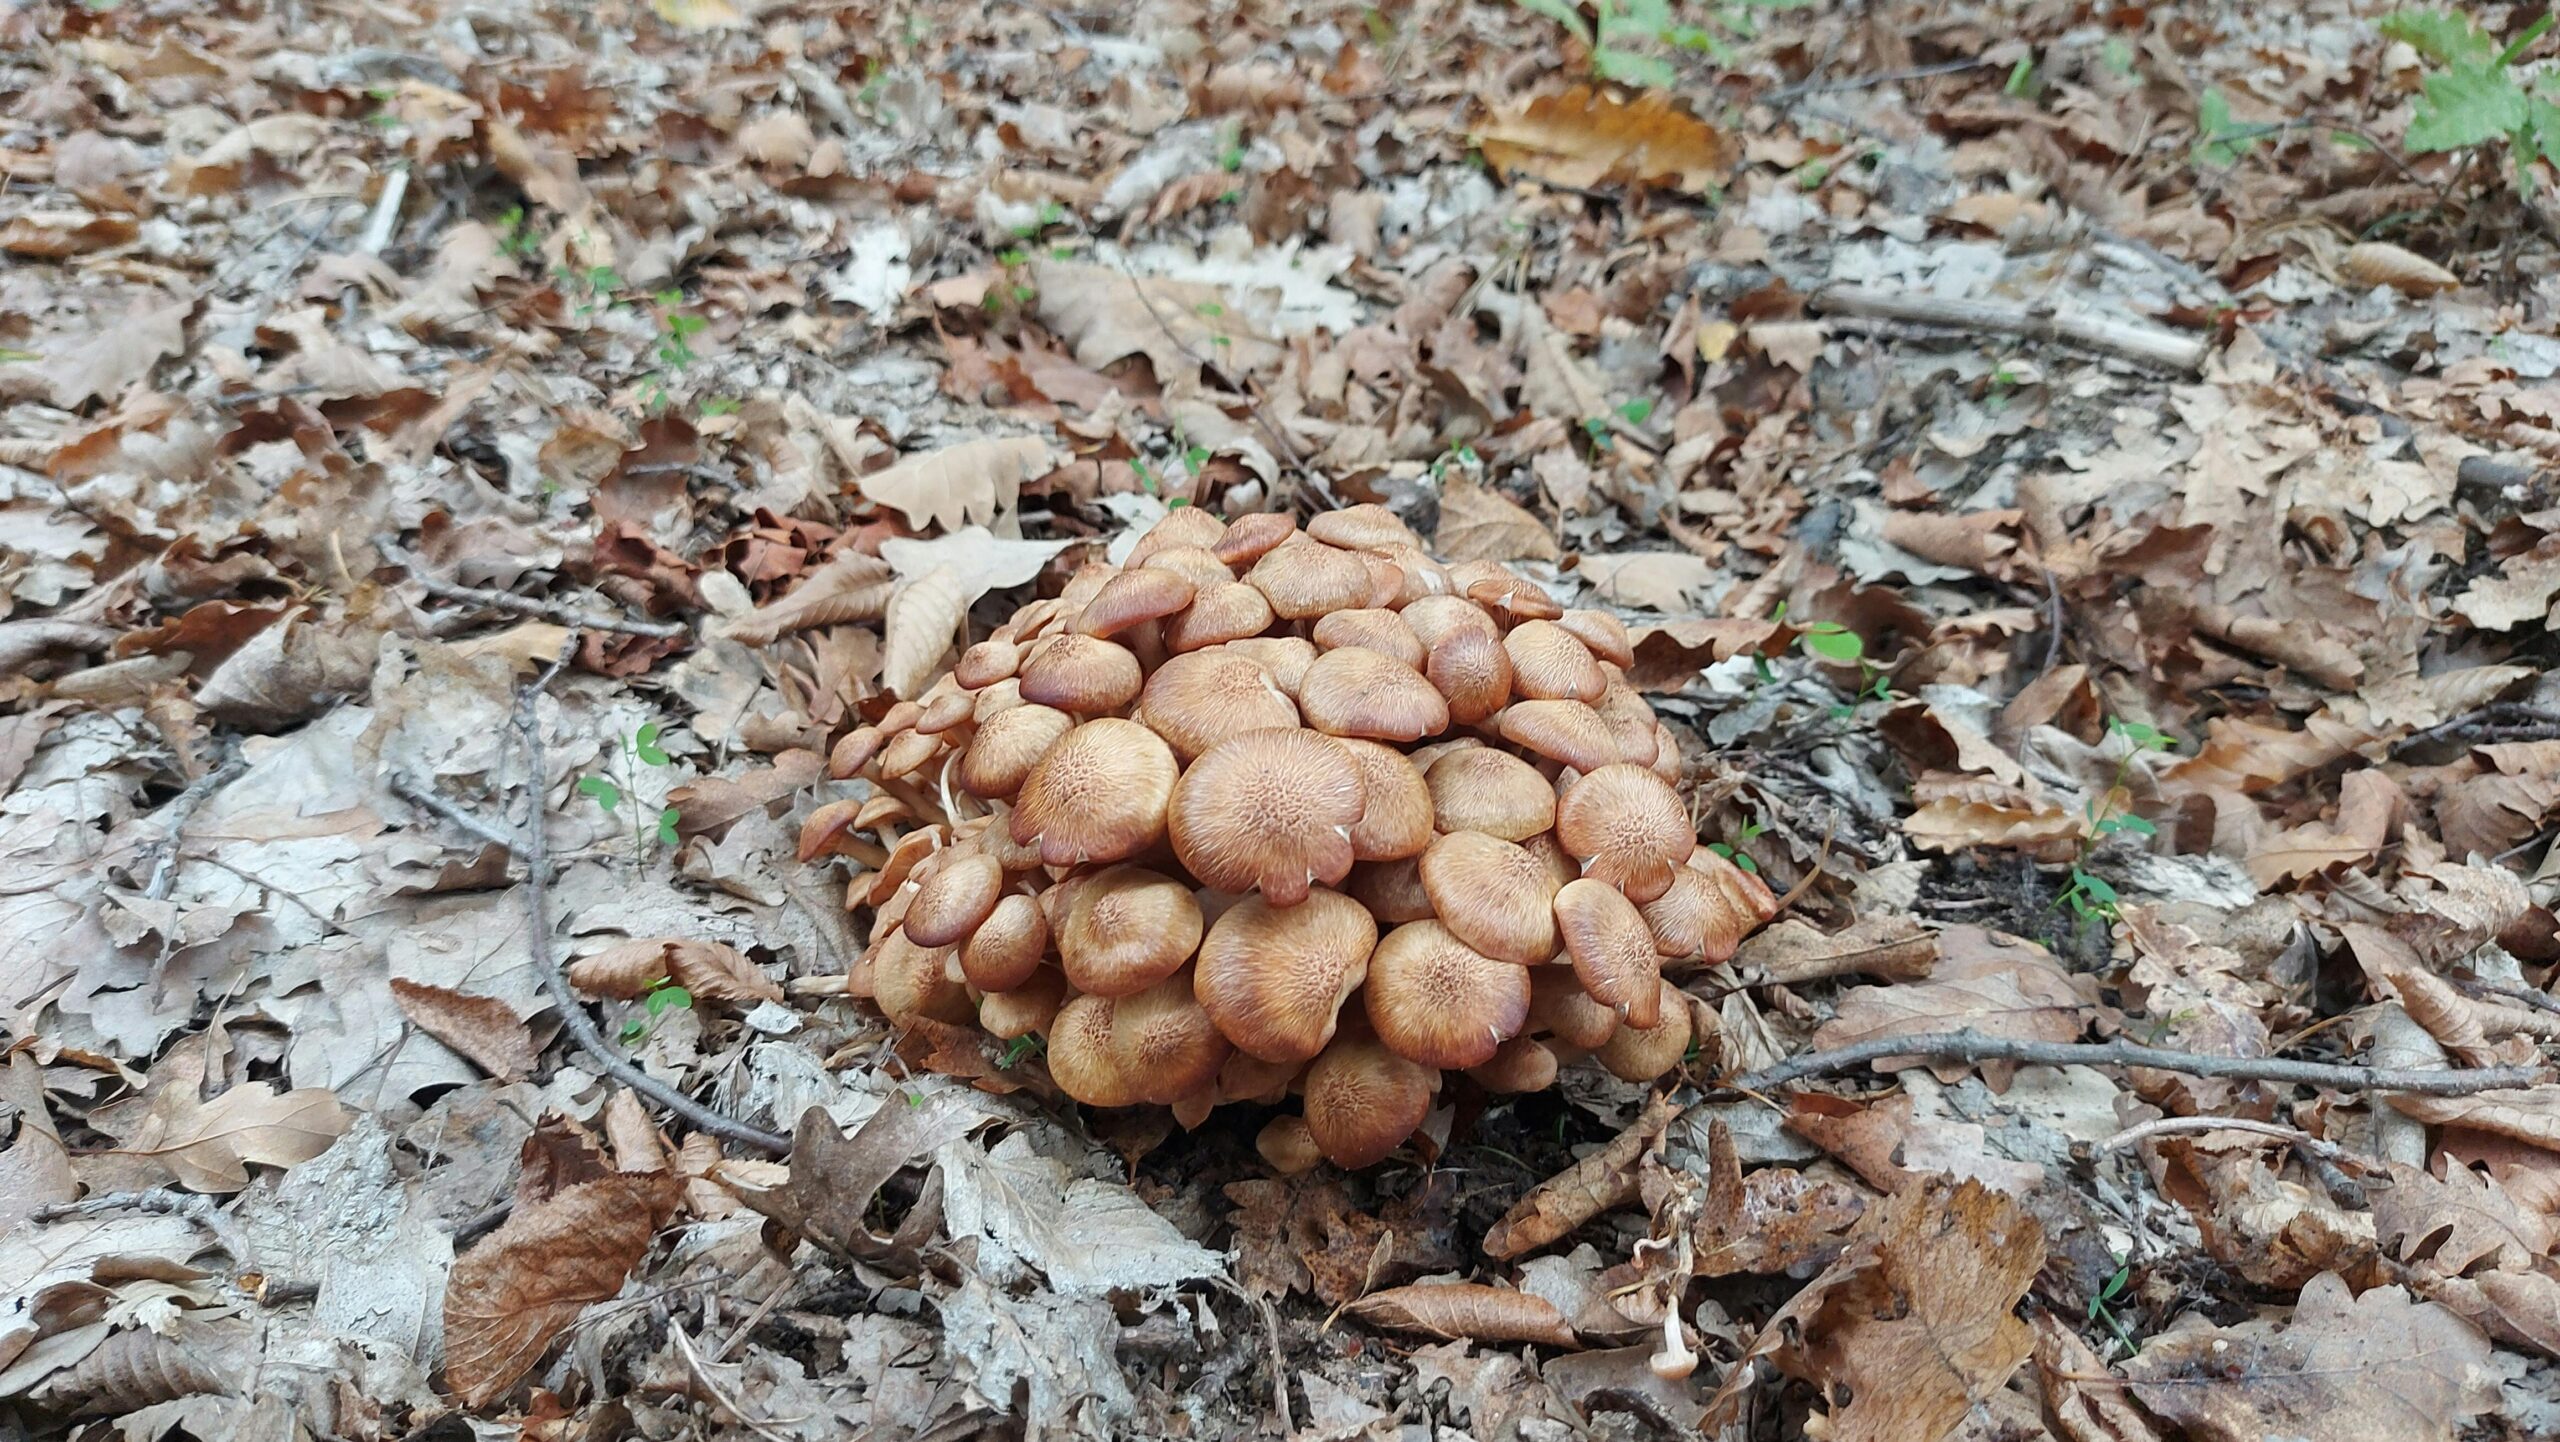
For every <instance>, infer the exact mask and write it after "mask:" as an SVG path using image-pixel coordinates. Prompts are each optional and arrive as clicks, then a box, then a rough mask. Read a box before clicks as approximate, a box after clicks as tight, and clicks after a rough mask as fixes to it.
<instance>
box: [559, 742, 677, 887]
mask: <svg viewBox="0 0 2560 1442" xmlns="http://www.w3.org/2000/svg"><path fill="white" fill-rule="evenodd" d="M661 734H662V733H661V731H660V729H659V727H658V723H657V722H655V721H651V722H649V723H647V724H646V725H644V726H642V727H641V728H640V729H639V730H637V731H634V732H632V733H631V734H630V735H629V736H627V737H624V738H622V741H621V744H620V747H619V750H620V753H621V764H622V781H621V782H619V783H617V782H616V781H615V780H614V779H613V778H612V777H610V776H581V777H579V778H578V794H579V795H581V796H585V797H587V798H589V799H590V800H592V801H594V802H595V804H596V805H598V806H600V807H603V808H604V812H605V814H606V815H608V816H613V815H618V814H619V813H620V812H621V809H622V803H623V802H624V801H625V800H627V799H629V797H630V794H631V791H632V789H633V787H632V786H631V785H630V784H629V783H632V782H634V781H636V780H637V779H638V776H639V772H638V771H637V769H636V768H637V767H641V766H664V765H667V764H668V763H669V762H671V761H673V760H674V759H675V758H673V757H671V756H669V755H668V754H667V752H666V749H665V748H664V747H662V746H660V745H659V744H658V737H659V736H660V735H661ZM643 813H644V808H642V807H640V806H637V805H634V806H633V807H632V808H631V860H632V863H633V864H634V865H637V864H639V863H640V862H641V861H642V860H644V859H645V858H646V857H647V855H648V838H649V835H650V832H651V829H652V828H651V825H650V822H649V820H648V818H647V817H646V816H645V815H644V814H643ZM654 829H655V831H656V834H657V838H658V844H659V845H660V846H673V845H675V844H676V809H675V808H674V807H672V806H668V807H663V808H661V809H660V810H659V812H658V814H657V818H656V826H655V828H654Z"/></svg>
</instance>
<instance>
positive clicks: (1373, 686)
mask: <svg viewBox="0 0 2560 1442" xmlns="http://www.w3.org/2000/svg"><path fill="white" fill-rule="evenodd" d="M1298 710H1299V711H1300V712H1301V713H1303V714H1304V715H1305V716H1306V718H1307V724H1308V725H1310V726H1312V727H1314V728H1316V729H1317V730H1319V731H1322V732H1324V733H1326V734H1327V735H1332V736H1365V737H1367V738H1369V739H1370V740H1372V741H1415V740H1419V739H1421V738H1422V737H1425V736H1428V735H1430V734H1432V733H1433V732H1435V731H1439V730H1442V729H1444V728H1446V727H1447V726H1448V724H1449V703H1448V702H1447V701H1445V700H1443V699H1441V696H1440V693H1439V692H1438V691H1436V690H1434V689H1432V686H1431V683H1430V682H1428V681H1426V680H1424V679H1422V673H1421V672H1419V671H1416V670H1414V669H1413V668H1412V667H1410V666H1407V665H1405V664H1403V663H1402V662H1400V661H1397V660H1396V659H1395V658H1394V657H1391V656H1385V655H1381V654H1379V653H1378V652H1376V651H1372V650H1370V649H1368V648H1367V647H1365V646H1346V647H1344V648H1343V649H1341V650H1339V651H1327V652H1325V653H1324V654H1323V655H1321V656H1318V657H1317V658H1316V661H1315V664H1314V665H1312V666H1309V667H1308V668H1307V674H1306V675H1305V676H1304V677H1303V678H1301V679H1300V680H1299V682H1298Z"/></svg>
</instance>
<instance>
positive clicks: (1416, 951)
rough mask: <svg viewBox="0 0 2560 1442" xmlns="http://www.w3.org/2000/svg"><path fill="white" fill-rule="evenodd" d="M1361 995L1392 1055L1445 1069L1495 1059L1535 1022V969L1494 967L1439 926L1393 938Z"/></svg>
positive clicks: (1416, 927)
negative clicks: (1531, 978)
mask: <svg viewBox="0 0 2560 1442" xmlns="http://www.w3.org/2000/svg"><path fill="white" fill-rule="evenodd" d="M1360 990H1361V995H1362V996H1363V997H1364V998H1365V999H1366V1001H1367V1003H1368V1013H1369V1024H1370V1026H1371V1027H1372V1028H1374V1029H1375V1030H1376V1031H1377V1034H1378V1039H1379V1040H1380V1041H1382V1042H1384V1043H1386V1045H1387V1047H1388V1049H1389V1050H1391V1051H1393V1052H1395V1053H1396V1054H1397V1055H1398V1056H1402V1057H1407V1058H1410V1059H1411V1060H1414V1061H1417V1062H1420V1063H1422V1064H1423V1065H1424V1066H1428V1067H1438V1068H1441V1069H1442V1070H1450V1071H1454V1070H1460V1069H1463V1068H1466V1067H1471V1066H1481V1065H1483V1064H1484V1063H1485V1062H1487V1061H1490V1060H1492V1059H1493V1055H1494V1053H1495V1052H1496V1051H1498V1050H1499V1049H1500V1048H1501V1046H1502V1044H1503V1043H1504V1042H1505V1041H1508V1040H1510V1039H1511V1038H1512V1037H1515V1036H1518V1035H1519V1034H1520V1029H1521V1028H1522V1027H1524V1026H1526V1025H1527V1024H1528V1021H1529V968H1527V967H1525V966H1514V965H1512V964H1511V963H1510V962H1507V961H1496V960H1494V959H1493V958H1492V957H1489V956H1487V955H1485V954H1484V953H1483V952H1480V951H1478V950H1476V949H1475V948H1474V947H1471V946H1469V945H1467V944H1466V943H1465V942H1463V941H1460V940H1459V939H1458V938H1457V936H1456V934H1454V933H1453V932H1451V931H1450V930H1449V928H1447V927H1446V926H1443V925H1441V924H1440V923H1439V922H1437V921H1416V922H1411V923H1408V924H1407V925H1404V926H1399V927H1397V928H1396V929H1395V930H1393V931H1391V932H1388V933H1387V935H1386V938H1385V939H1384V940H1382V941H1380V942H1379V943H1378V949H1377V951H1376V952H1375V953H1373V954H1372V955H1371V956H1370V958H1369V977H1368V980H1367V981H1365V982H1363V983H1361V988H1360Z"/></svg>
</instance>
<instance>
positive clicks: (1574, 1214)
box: [1483, 1094, 1680, 1261]
mask: <svg viewBox="0 0 2560 1442" xmlns="http://www.w3.org/2000/svg"><path fill="white" fill-rule="evenodd" d="M1679 1114H1680V1108H1679V1107H1677V1106H1675V1105H1673V1103H1672V1101H1671V1098H1670V1097H1669V1096H1668V1095H1667V1094H1666V1095H1662V1096H1657V1097H1653V1098H1651V1099H1650V1100H1648V1101H1647V1102H1646V1103H1645V1108H1644V1110H1643V1111H1642V1112H1640V1113H1638V1114H1637V1116H1636V1119H1635V1120H1634V1121H1633V1122H1630V1123H1629V1124H1628V1125H1627V1128H1626V1129H1625V1130H1624V1131H1621V1132H1619V1133H1618V1135H1617V1136H1615V1137H1613V1138H1611V1139H1610V1142H1609V1144H1608V1145H1607V1146H1605V1147H1602V1148H1601V1149H1600V1150H1598V1151H1596V1152H1593V1153H1592V1154H1591V1155H1589V1156H1587V1157H1584V1158H1583V1159H1582V1160H1581V1161H1578V1162H1576V1163H1574V1164H1573V1165H1572V1166H1571V1167H1570V1168H1568V1169H1566V1170H1565V1171H1563V1172H1561V1173H1559V1174H1557V1175H1556V1176H1552V1177H1549V1178H1548V1179H1546V1180H1545V1181H1543V1182H1540V1183H1539V1184H1538V1185H1537V1186H1535V1187H1532V1188H1531V1189H1530V1190H1529V1194H1528V1195H1527V1196H1525V1197H1522V1198H1521V1199H1520V1200H1519V1201H1518V1202H1517V1203H1515V1204H1514V1205H1513V1206H1512V1208H1511V1210H1510V1211H1508V1212H1505V1213H1503V1215H1502V1220H1500V1221H1498V1222H1496V1223H1494V1224H1493V1226H1492V1227H1490V1228H1488V1229H1487V1230H1486V1232H1485V1234H1484V1244H1483V1245H1484V1254H1485V1255H1486V1256H1488V1257H1492V1258H1494V1259H1496V1260H1497V1261H1499V1260H1507V1259H1509V1258H1512V1257H1517V1256H1521V1255H1523V1254H1525V1253H1528V1252H1534V1251H1536V1250H1537V1249H1538V1248H1540V1247H1543V1246H1545V1245H1547V1244H1548V1243H1550V1242H1553V1241H1555V1240H1557V1239H1559V1238H1561V1237H1563V1236H1565V1235H1566V1234H1567V1233H1569V1232H1571V1231H1572V1230H1573V1229H1574V1228H1576V1227H1579V1226H1581V1225H1582V1224H1583V1223H1584V1222H1587V1221H1589V1220H1591V1219H1592V1218H1593V1217H1596V1216H1598V1215H1600V1214H1601V1213H1602V1212H1605V1211H1607V1210H1609V1209H1610V1208H1612V1207H1617V1206H1623V1205H1625V1204H1626V1203H1627V1202H1629V1201H1632V1200H1634V1198H1635V1195H1636V1159H1637V1158H1638V1157H1640V1156H1642V1155H1643V1154H1644V1153H1645V1152H1646V1150H1648V1149H1649V1148H1651V1147H1652V1146H1653V1144H1654V1141H1655V1139H1656V1138H1658V1137H1660V1136H1661V1135H1662V1129H1663V1128H1664V1127H1667V1126H1669V1125H1671V1119H1672V1118H1673V1117H1675V1116H1678V1115H1679Z"/></svg>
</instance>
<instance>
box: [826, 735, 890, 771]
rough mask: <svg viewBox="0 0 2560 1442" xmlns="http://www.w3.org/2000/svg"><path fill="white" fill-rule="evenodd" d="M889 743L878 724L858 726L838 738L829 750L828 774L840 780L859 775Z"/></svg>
mask: <svg viewBox="0 0 2560 1442" xmlns="http://www.w3.org/2000/svg"><path fill="white" fill-rule="evenodd" d="M888 744H889V738H888V736H887V735H886V734H885V733H883V732H882V731H881V729H880V728H879V727H877V726H856V727H854V728H853V729H852V730H850V731H847V732H846V733H844V734H843V735H842V736H839V737H837V738H836V744H835V745H834V746H833V747H832V748H830V749H829V750H828V752H827V774H828V775H829V776H832V777H834V778H835V779H836V780H838V781H842V780H845V779H846V778H848V777H852V776H859V775H861V774H862V769H863V768H864V767H866V766H869V765H870V764H871V763H872V761H873V760H874V759H875V758H877V757H878V756H879V755H880V748H881V747H883V746H886V745H888Z"/></svg>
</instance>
